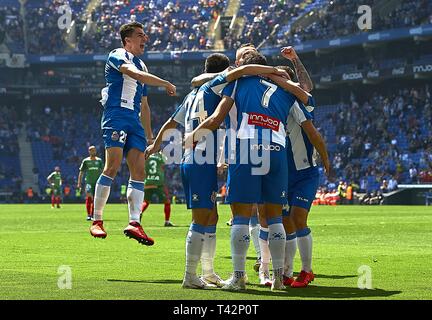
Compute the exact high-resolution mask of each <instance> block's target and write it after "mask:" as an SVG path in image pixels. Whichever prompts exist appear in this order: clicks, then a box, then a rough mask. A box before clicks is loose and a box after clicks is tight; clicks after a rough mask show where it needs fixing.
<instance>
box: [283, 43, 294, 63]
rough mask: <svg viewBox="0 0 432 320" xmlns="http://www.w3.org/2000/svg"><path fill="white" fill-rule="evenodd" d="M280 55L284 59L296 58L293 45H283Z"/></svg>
mask: <svg viewBox="0 0 432 320" xmlns="http://www.w3.org/2000/svg"><path fill="white" fill-rule="evenodd" d="M281 55H282V57H284V58H285V59H289V60H291V61H292V60H294V59H296V58H298V56H297V53H296V52H295V49H294V47H291V46H289V47H283V48H282V49H281Z"/></svg>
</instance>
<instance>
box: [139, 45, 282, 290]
mask: <svg viewBox="0 0 432 320" xmlns="http://www.w3.org/2000/svg"><path fill="white" fill-rule="evenodd" d="M228 66H229V59H228V57H227V56H225V55H223V54H219V53H216V54H212V55H210V56H209V57H208V58H207V59H206V67H205V72H207V73H209V72H210V73H215V72H220V71H223V70H225V69H227V67H228ZM271 73H274V74H275V75H286V72H285V71H278V70H277V69H276V68H273V67H268V66H261V65H249V66H244V67H241V68H236V69H234V70H230V71H225V72H223V73H222V74H219V75H218V76H216V77H215V78H214V79H213V80H210V81H208V82H206V83H205V84H203V85H202V86H201V87H200V88H195V89H194V90H192V91H191V92H190V93H189V94H188V95H187V96H186V98H185V99H184V101H183V103H182V104H181V105H180V106H179V107H178V108H177V110H176V111H175V112H174V114H173V115H172V116H171V118H170V119H169V120H168V121H167V122H166V123H165V124H164V125H163V126H162V128H161V130H160V131H159V133H158V135H157V137H156V139H155V142H154V144H153V145H150V146H149V147H148V148H147V150H146V155H147V156H148V155H150V154H152V153H154V152H157V151H158V150H159V149H160V146H161V143H162V141H163V135H164V133H165V132H166V130H168V129H174V128H175V127H176V126H177V124H181V125H182V126H184V127H185V132H186V133H187V134H188V133H190V132H192V131H193V130H194V129H195V128H196V127H198V125H199V124H200V123H201V122H203V121H204V120H205V119H206V118H207V117H208V116H210V115H211V114H212V113H213V112H214V110H215V109H216V107H217V105H218V104H219V102H220V100H221V92H222V90H223V88H224V87H225V86H226V85H227V84H228V83H229V82H231V81H234V80H236V79H238V78H240V77H242V76H243V75H256V74H271ZM217 141H218V139H217V136H216V134H215V133H214V132H207V134H206V136H205V141H200V142H199V143H197V145H196V146H195V147H194V148H193V149H192V148H188V147H187V146H186V150H185V154H184V156H183V159H182V163H181V167H180V169H181V175H182V181H183V187H184V190H185V195H186V203H187V207H188V209H192V223H191V227H190V230H189V233H188V237H187V240H186V273H185V276H184V279H183V284H182V286H183V287H184V288H204V287H205V286H206V284H205V283H203V281H201V280H204V281H205V282H207V283H212V284H216V285H220V284H221V279H220V278H219V276H217V275H216V274H215V273H214V271H213V259H214V254H215V245H216V223H217V220H218V215H217V208H216V205H215V200H216V193H217V190H218V188H217V160H218V159H217V155H218V154H217V150H218V145H217ZM203 239H204V241H202V240H203ZM200 257H201V261H202V265H203V277H202V279H199V278H198V277H197V275H196V268H197V265H198V262H199V259H200Z"/></svg>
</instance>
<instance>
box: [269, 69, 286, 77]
mask: <svg viewBox="0 0 432 320" xmlns="http://www.w3.org/2000/svg"><path fill="white" fill-rule="evenodd" d="M273 74H274V75H276V76H279V77H283V78H285V79H289V78H290V76H289V74H288V72H286V71H285V70H283V69H276V71H275V72H274V73H273Z"/></svg>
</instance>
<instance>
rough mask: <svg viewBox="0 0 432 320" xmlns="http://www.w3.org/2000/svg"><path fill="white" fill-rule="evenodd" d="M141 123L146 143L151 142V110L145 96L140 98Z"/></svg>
mask: <svg viewBox="0 0 432 320" xmlns="http://www.w3.org/2000/svg"><path fill="white" fill-rule="evenodd" d="M141 124H142V126H143V128H144V132H145V135H146V139H147V143H149V144H151V143H153V139H154V138H153V131H152V127H151V112H150V105H149V103H148V100H147V96H143V97H142V98H141Z"/></svg>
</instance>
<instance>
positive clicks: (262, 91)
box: [222, 76, 297, 161]
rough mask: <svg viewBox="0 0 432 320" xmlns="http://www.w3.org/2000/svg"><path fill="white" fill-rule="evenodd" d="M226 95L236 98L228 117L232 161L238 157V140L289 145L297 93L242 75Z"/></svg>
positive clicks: (228, 139) (228, 156)
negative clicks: (288, 126) (288, 130)
mask: <svg viewBox="0 0 432 320" xmlns="http://www.w3.org/2000/svg"><path fill="white" fill-rule="evenodd" d="M222 94H223V95H225V96H229V97H231V99H233V100H234V105H233V106H232V108H231V110H230V112H229V114H228V117H227V118H226V119H225V123H226V127H227V131H228V132H227V143H228V145H226V151H227V152H226V157H227V160H228V161H232V160H234V157H235V149H236V143H237V142H236V140H237V139H249V140H250V139H256V140H257V142H258V143H276V144H278V145H280V146H282V147H285V144H286V120H287V118H288V114H289V111H290V109H291V107H292V106H293V105H295V104H297V101H296V98H295V96H294V95H292V94H291V93H288V92H286V91H284V90H283V89H282V88H280V87H278V86H277V85H276V84H274V83H273V82H270V81H268V80H266V79H263V78H262V77H259V76H246V77H242V78H240V79H238V80H237V81H234V82H232V83H230V84H228V85H227V86H226V87H225V89H224V90H223V92H222ZM233 134H235V138H234V137H233Z"/></svg>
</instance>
